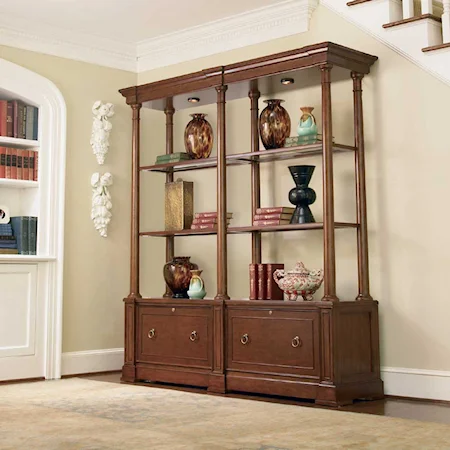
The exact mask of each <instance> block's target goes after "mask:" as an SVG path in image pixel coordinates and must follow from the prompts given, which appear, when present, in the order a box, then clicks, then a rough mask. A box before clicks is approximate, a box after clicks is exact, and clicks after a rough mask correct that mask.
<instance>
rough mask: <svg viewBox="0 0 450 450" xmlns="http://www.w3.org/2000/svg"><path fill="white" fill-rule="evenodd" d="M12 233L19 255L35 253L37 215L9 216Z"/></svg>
mask: <svg viewBox="0 0 450 450" xmlns="http://www.w3.org/2000/svg"><path fill="white" fill-rule="evenodd" d="M11 225H12V230H13V234H14V236H15V238H16V240H17V250H18V252H17V253H19V255H35V254H36V247H37V217H32V216H15V217H11Z"/></svg>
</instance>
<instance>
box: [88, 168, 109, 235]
mask: <svg viewBox="0 0 450 450" xmlns="http://www.w3.org/2000/svg"><path fill="white" fill-rule="evenodd" d="M112 184H113V179H112V175H111V174H110V173H109V172H106V173H105V174H103V175H101V176H100V174H99V173H98V172H95V173H94V174H93V175H92V177H91V186H92V209H91V219H92V220H93V222H94V226H95V229H96V230H97V231H98V232H99V233H100V236H102V237H107V236H108V224H109V222H111V217H112V213H111V208H112V202H111V194H110V193H109V189H108V186H111V185H112Z"/></svg>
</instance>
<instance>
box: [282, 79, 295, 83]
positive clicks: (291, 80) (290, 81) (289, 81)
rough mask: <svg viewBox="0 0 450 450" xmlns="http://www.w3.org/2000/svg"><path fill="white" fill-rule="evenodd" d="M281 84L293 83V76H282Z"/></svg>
mask: <svg viewBox="0 0 450 450" xmlns="http://www.w3.org/2000/svg"><path fill="white" fill-rule="evenodd" d="M281 84H294V79H293V78H282V79H281Z"/></svg>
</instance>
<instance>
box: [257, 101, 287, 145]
mask: <svg viewBox="0 0 450 450" xmlns="http://www.w3.org/2000/svg"><path fill="white" fill-rule="evenodd" d="M283 101H284V100H279V99H271V100H265V101H264V103H267V106H266V107H265V108H264V109H263V110H262V111H261V115H260V116H259V134H260V135H261V140H262V143H263V145H264V147H265V149H266V150H269V149H271V148H281V147H283V146H284V143H285V141H286V138H287V137H288V136H289V134H290V133H291V118H290V117H289V114H288V112H287V111H286V110H285V109H284V108H283V107H282V106H281V102H283Z"/></svg>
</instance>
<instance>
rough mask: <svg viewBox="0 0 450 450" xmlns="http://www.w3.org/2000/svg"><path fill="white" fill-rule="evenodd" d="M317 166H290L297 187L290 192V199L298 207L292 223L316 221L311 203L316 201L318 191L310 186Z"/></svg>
mask: <svg viewBox="0 0 450 450" xmlns="http://www.w3.org/2000/svg"><path fill="white" fill-rule="evenodd" d="M315 168H316V166H290V167H289V171H290V172H291V175H292V178H293V179H294V182H295V188H293V189H291V190H290V192H289V201H290V202H291V203H292V204H293V205H294V206H295V207H296V208H295V211H294V214H293V215H292V218H291V223H312V222H315V220H314V216H313V215H312V212H311V210H310V209H309V205H312V204H313V203H314V202H315V201H316V193H315V192H314V190H313V189H311V188H310V187H308V184H309V182H310V181H311V177H312V175H313V172H314V169H315Z"/></svg>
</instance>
